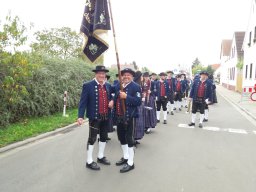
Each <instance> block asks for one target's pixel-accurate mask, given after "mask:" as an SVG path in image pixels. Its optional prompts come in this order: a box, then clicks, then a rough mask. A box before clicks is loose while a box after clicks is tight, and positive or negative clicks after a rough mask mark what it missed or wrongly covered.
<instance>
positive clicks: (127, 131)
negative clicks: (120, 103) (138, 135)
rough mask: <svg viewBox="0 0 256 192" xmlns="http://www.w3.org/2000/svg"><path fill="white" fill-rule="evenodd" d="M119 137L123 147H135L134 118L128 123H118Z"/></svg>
mask: <svg viewBox="0 0 256 192" xmlns="http://www.w3.org/2000/svg"><path fill="white" fill-rule="evenodd" d="M117 136H118V140H119V141H120V143H121V145H126V144H128V147H133V146H134V118H132V119H129V120H128V121H127V123H124V121H120V122H118V123H117Z"/></svg>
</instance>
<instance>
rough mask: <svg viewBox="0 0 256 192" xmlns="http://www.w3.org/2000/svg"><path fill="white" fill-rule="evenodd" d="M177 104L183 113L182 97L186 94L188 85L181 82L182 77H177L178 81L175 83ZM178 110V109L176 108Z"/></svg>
mask: <svg viewBox="0 0 256 192" xmlns="http://www.w3.org/2000/svg"><path fill="white" fill-rule="evenodd" d="M175 88H176V89H175V99H174V101H175V103H176V106H177V108H178V109H179V111H181V103H182V96H183V94H184V93H185V90H186V85H185V83H184V81H182V80H181V75H177V80H176V82H175ZM175 109H176V108H175Z"/></svg>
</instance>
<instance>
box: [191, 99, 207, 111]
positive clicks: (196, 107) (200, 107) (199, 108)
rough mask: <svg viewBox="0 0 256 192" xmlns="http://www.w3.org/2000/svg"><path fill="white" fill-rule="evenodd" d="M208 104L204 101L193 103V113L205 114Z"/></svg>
mask: <svg viewBox="0 0 256 192" xmlns="http://www.w3.org/2000/svg"><path fill="white" fill-rule="evenodd" d="M205 105H206V103H205V102H204V101H202V102H199V101H193V104H192V113H196V112H197V111H200V114H204V110H205Z"/></svg>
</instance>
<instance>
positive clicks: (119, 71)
mask: <svg viewBox="0 0 256 192" xmlns="http://www.w3.org/2000/svg"><path fill="white" fill-rule="evenodd" d="M108 4H109V12H110V19H111V26H112V30H113V38H114V44H115V52H116V64H117V70H118V78H119V82H120V90H121V91H122V92H123V91H124V88H123V84H122V77H121V67H120V60H119V52H118V48H117V42H116V31H115V25H114V19H113V13H112V5H111V0H108ZM121 102H122V108H123V112H124V115H125V111H126V110H125V100H124V99H122V100H121Z"/></svg>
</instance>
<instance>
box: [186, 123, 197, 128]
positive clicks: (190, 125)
mask: <svg viewBox="0 0 256 192" xmlns="http://www.w3.org/2000/svg"><path fill="white" fill-rule="evenodd" d="M195 125H196V124H195V123H189V124H188V126H189V127H192V126H195Z"/></svg>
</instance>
